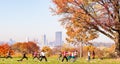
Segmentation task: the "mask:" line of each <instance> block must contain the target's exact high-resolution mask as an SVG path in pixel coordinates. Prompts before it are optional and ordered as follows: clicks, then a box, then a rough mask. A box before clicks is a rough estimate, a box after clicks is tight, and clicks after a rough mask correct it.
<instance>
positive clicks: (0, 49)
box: [0, 44, 14, 56]
mask: <svg viewBox="0 0 120 64" xmlns="http://www.w3.org/2000/svg"><path fill="white" fill-rule="evenodd" d="M8 52H10V53H11V55H12V54H14V51H13V50H12V49H11V46H9V45H8V44H1V45H0V56H6V54H7V53H8Z"/></svg>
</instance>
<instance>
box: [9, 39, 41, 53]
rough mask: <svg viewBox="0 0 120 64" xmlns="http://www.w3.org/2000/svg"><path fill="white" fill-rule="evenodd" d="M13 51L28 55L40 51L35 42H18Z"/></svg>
mask: <svg viewBox="0 0 120 64" xmlns="http://www.w3.org/2000/svg"><path fill="white" fill-rule="evenodd" d="M11 47H12V49H14V50H15V51H16V52H23V51H26V52H27V53H32V52H33V51H39V46H37V44H36V43H35V42H32V41H29V42H17V43H15V44H13V45H12V46H11Z"/></svg>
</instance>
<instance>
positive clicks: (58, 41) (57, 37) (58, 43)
mask: <svg viewBox="0 0 120 64" xmlns="http://www.w3.org/2000/svg"><path fill="white" fill-rule="evenodd" d="M61 45H62V32H60V31H59V32H56V34H55V46H61Z"/></svg>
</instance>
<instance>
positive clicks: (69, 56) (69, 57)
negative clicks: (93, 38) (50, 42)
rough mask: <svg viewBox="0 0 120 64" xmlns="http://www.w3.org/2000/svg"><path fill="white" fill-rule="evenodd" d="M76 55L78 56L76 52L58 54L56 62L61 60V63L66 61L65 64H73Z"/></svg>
mask: <svg viewBox="0 0 120 64" xmlns="http://www.w3.org/2000/svg"><path fill="white" fill-rule="evenodd" d="M77 55H78V53H77V51H69V52H66V51H63V52H60V53H59V57H58V60H61V61H62V62H63V61H64V59H66V61H67V62H68V61H72V62H74V61H75V60H76V59H77ZM61 58H62V59H61Z"/></svg>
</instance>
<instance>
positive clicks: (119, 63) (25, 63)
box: [0, 57, 120, 64]
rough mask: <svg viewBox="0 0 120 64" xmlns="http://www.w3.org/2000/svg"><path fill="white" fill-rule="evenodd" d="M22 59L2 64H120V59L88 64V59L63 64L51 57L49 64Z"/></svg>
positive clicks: (47, 63)
mask: <svg viewBox="0 0 120 64" xmlns="http://www.w3.org/2000/svg"><path fill="white" fill-rule="evenodd" d="M19 59H20V58H13V59H5V58H0V64H120V59H103V60H99V59H95V60H91V61H90V62H88V61H87V60H86V59H83V58H82V59H79V58H78V59H77V61H76V62H66V61H64V62H61V61H58V60H56V58H55V57H49V58H48V62H45V61H44V60H43V61H41V62H40V61H38V59H34V60H33V59H32V58H29V59H28V60H26V59H24V60H23V61H17V60H19Z"/></svg>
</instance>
